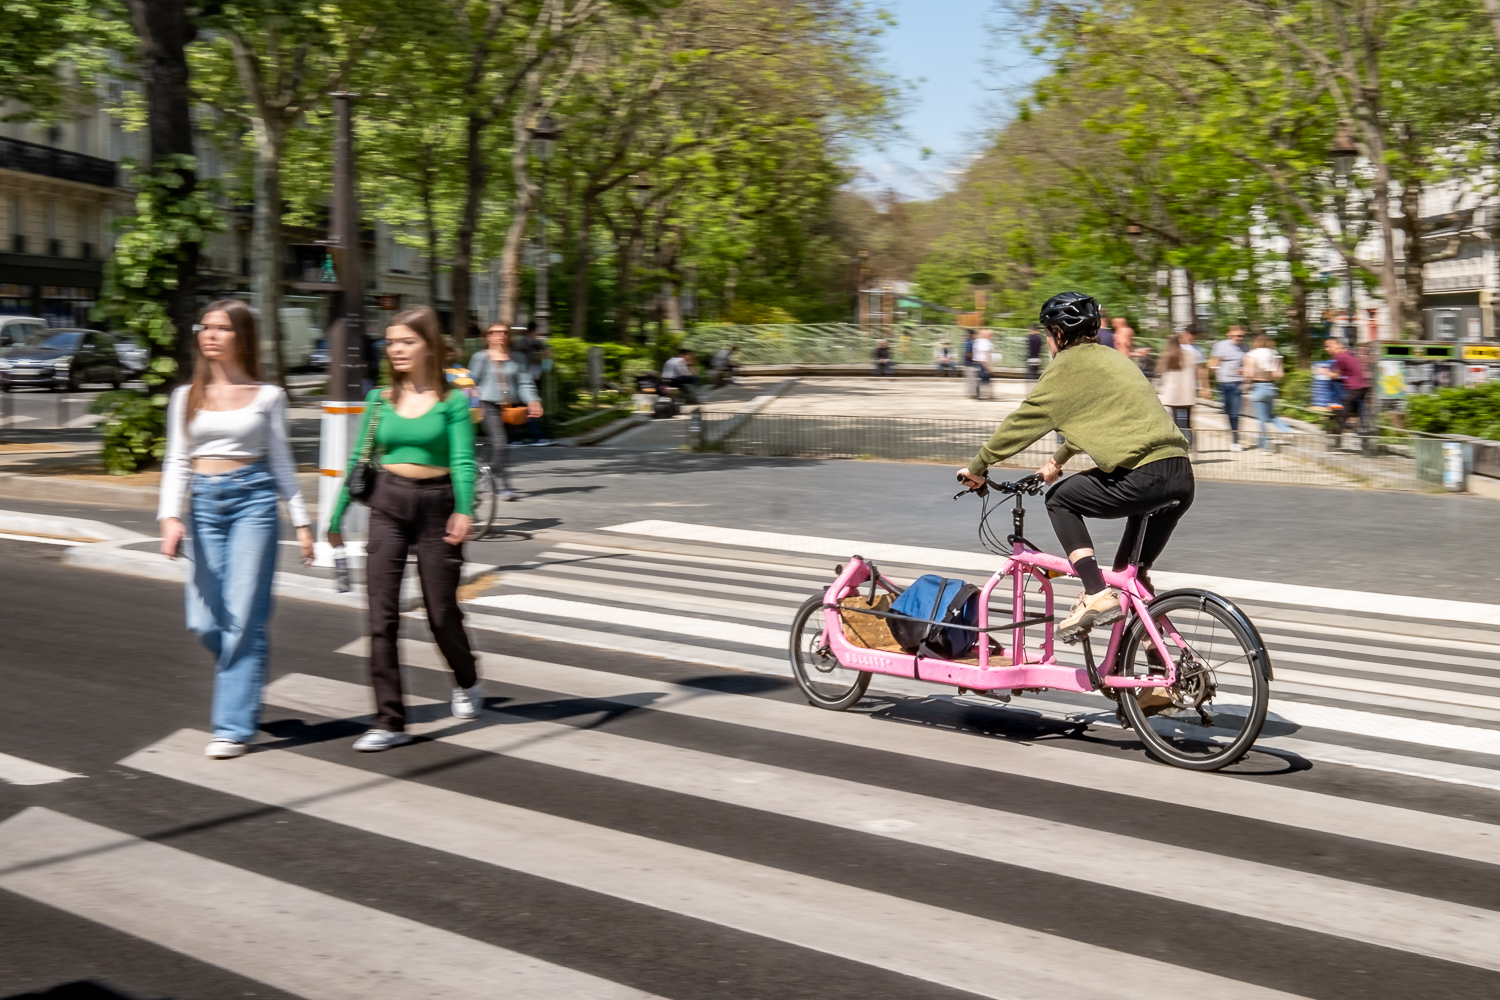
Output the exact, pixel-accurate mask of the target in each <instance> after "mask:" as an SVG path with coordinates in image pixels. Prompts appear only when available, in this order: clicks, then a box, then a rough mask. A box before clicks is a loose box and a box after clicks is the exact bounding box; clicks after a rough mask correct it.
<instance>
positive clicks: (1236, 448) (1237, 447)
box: [1229, 441, 1245, 451]
mask: <svg viewBox="0 0 1500 1000" xmlns="http://www.w3.org/2000/svg"><path fill="white" fill-rule="evenodd" d="M1229 450H1230V451H1244V450H1245V449H1243V448H1241V447H1240V443H1239V442H1238V441H1234V442H1231V443H1230V445H1229Z"/></svg>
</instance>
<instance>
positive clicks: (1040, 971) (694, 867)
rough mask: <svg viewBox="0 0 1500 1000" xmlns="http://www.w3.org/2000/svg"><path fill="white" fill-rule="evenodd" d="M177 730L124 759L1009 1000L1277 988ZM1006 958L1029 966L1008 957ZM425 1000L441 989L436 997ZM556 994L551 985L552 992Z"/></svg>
mask: <svg viewBox="0 0 1500 1000" xmlns="http://www.w3.org/2000/svg"><path fill="white" fill-rule="evenodd" d="M202 739H203V734H200V733H194V732H191V731H187V730H184V731H183V732H180V733H177V734H175V735H174V736H171V737H168V738H167V739H166V740H163V741H162V742H161V743H158V744H156V745H155V746H152V747H149V748H147V749H146V750H143V751H141V752H140V753H137V754H134V755H132V756H130V757H128V758H126V760H124V761H122V763H123V764H125V765H126V766H129V767H134V768H138V769H140V770H144V771H149V772H151V773H154V774H160V775H163V776H165V777H169V778H174V779H176V780H179V781H185V782H189V783H191V784H195V785H199V786H201V787H205V788H212V789H215V790H217V791H220V792H224V793H226V794H229V795H237V796H240V797H241V798H246V799H250V800H251V801H255V802H261V803H264V804H267V805H274V806H279V807H281V808H285V809H289V810H293V811H295V812H299V813H304V814H306V815H310V816H316V817H318V818H320V819H324V820H327V821H329V822H333V823H339V824H342V825H344V826H348V827H352V828H354V829H358V830H363V831H366V832H369V833H374V834H377V835H379V836H384V837H390V838H393V839H397V840H401V841H405V842H407V843H412V844H418V845H420V846H423V847H428V848H431V849H434V850H439V851H447V852H449V853H451V854H455V855H457V856H459V857H464V858H469V859H471V860H474V861H478V862H481V863H484V864H490V865H496V866H499V867H502V868H508V869H511V870H514V871H521V872H525V873H527V874H530V875H533V876H536V877H538V878H544V879H549V880H551V881H554V882H561V883H563V884H565V885H572V886H576V887H578V888H581V889H585V890H587V891H590V892H597V893H601V894H604V895H608V896H613V897H615V898H618V899H625V900H629V901H630V902H634V903H639V904H642V905H645V906H652V907H656V908H658V909H661V910H665V911H668V912H672V913H679V914H682V915H685V916H688V917H691V918H694V919H697V920H704V921H708V922H709V923H713V924H717V925H719V926H722V927H728V928H732V929H734V930H738V931H743V932H746V933H750V934H757V935H760V936H762V937H766V938H770V939H772V940H776V941H783V942H785V943H788V944H792V945H795V946H797V947H801V948H807V949H811V950H814V951H819V952H823V953H825V954H830V955H835V956H838V957H840V958H844V959H847V960H849V961H854V962H860V963H863V964H865V965H870V966H874V967H876V968H881V969H886V970H889V971H891V972H895V973H899V974H901V975H908V976H914V977H916V978H918V979H922V980H925V981H928V982H933V983H938V984H941V985H944V986H947V987H949V988H951V989H958V990H968V991H969V992H971V993H974V994H977V995H979V996H984V997H994V998H997V1000H998V998H1004V1000H1027V998H1031V1000H1056V998H1058V997H1084V996H1101V995H1105V994H1106V993H1107V994H1108V995H1109V996H1112V997H1121V998H1139V1000H1159V998H1160V996H1161V985H1160V984H1161V983H1162V982H1167V981H1170V982H1172V983H1173V986H1174V988H1176V989H1178V990H1180V991H1182V992H1183V993H1185V994H1190V995H1191V994H1198V995H1204V996H1224V997H1247V998H1249V997H1257V998H1258V997H1272V996H1278V997H1279V996H1284V994H1280V993H1276V992H1274V991H1268V990H1264V989H1261V988H1259V987H1255V986H1250V985H1247V984H1244V983H1237V982H1234V981H1232V980H1227V979H1223V978H1220V977H1217V976H1212V975H1207V974H1204V973H1201V972H1198V971H1196V970H1193V969H1189V968H1183V967H1177V966H1171V965H1167V964H1165V963H1161V962H1155V961H1152V960H1150V959H1144V958H1140V957H1138V956H1136V955H1132V954H1129V953H1127V952H1116V951H1109V950H1107V949H1105V948H1101V947H1098V946H1095V945H1091V944H1083V943H1079V942H1074V941H1068V940H1064V939H1062V938H1059V937H1055V936H1053V935H1049V934H1042V933H1038V932H1036V931H1031V930H1026V929H1023V928H1018V927H1012V926H1009V925H1006V924H1001V923H998V922H995V921H990V920H983V919H980V918H977V917H971V916H968V915H966V914H962V913H957V912H954V911H952V910H944V909H941V908H939V907H936V906H930V905H928V904H925V903H915V902H911V901H908V900H904V899H900V898H897V897H893V896H885V895H882V894H880V893H877V892H871V891H869V890H867V889H858V888H854V887H851V886H845V885H840V884H838V883H834V882H827V881H824V880H822V879H815V878H809V877H808V876H805V875H799V874H796V873H794V872H788V871H783V870H780V869H776V868H768V867H765V866H763V865H757V864H752V863H750V862H746V861H741V860H739V859H738V858H732V857H726V856H722V855H716V854H711V853H708V852H706V851H699V850H695V849H693V848H687V847H680V846H677V845H674V844H668V843H664V842H662V841H657V840H652V839H650V838H647V837H641V836H637V835H635V834H630V833H622V832H620V831H617V830H610V829H607V828H605V827H597V826H591V825H589V824H586V823H580V822H578V821H576V820H570V819H564V818H562V817H558V816H551V815H547V814H545V813H540V812H533V811H532V810H529V809H521V808H517V807H515V806H510V805H506V804H503V803H499V802H492V801H488V800H485V799H478V798H474V797H471V796H467V795H460V794H458V793H456V792H451V791H448V790H446V789H441V788H434V787H430V786H427V785H422V784H418V783H415V782H408V781H400V780H395V779H385V778H381V777H379V776H378V775H374V774H371V773H370V772H368V771H362V770H359V769H358V768H352V767H345V766H343V765H340V764H331V763H327V762H325V761H320V760H315V759H313V758H311V757H305V756H302V755H300V754H295V753H290V752H287V751H279V750H273V751H264V752H260V753H253V754H250V755H248V756H246V757H243V758H241V759H240V760H238V761H236V762H235V766H234V767H222V766H220V767H212V766H205V764H208V765H211V764H213V762H212V761H206V760H205V758H204V757H203V756H202V755H201V754H200V753H195V752H194V748H195V747H197V746H198V745H199V744H200V743H201V741H202ZM1017 956H1024V959H1025V961H1024V962H1020V963H1018V962H1017V961H1016V957H1017ZM435 995H436V994H435ZM562 995H564V994H559V996H562Z"/></svg>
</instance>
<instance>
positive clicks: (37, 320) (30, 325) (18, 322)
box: [0, 316, 47, 350]
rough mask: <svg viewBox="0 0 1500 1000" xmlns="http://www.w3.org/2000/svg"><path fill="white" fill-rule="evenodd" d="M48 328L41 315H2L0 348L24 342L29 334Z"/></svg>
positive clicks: (0, 321) (0, 318) (0, 320)
mask: <svg viewBox="0 0 1500 1000" xmlns="http://www.w3.org/2000/svg"><path fill="white" fill-rule="evenodd" d="M45 329H47V321H46V320H44V319H42V318H41V317H40V316H0V350H3V349H5V348H7V347H15V346H16V345H18V344H24V343H25V342H26V337H27V335H28V334H31V333H35V332H36V331H38V330H45Z"/></svg>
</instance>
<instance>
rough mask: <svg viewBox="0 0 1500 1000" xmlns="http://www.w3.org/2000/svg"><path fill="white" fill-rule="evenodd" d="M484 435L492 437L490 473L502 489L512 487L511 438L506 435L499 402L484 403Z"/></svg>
mask: <svg viewBox="0 0 1500 1000" xmlns="http://www.w3.org/2000/svg"><path fill="white" fill-rule="evenodd" d="M484 436H485V437H487V438H489V439H490V449H489V451H490V457H489V463H490V473H491V474H492V475H493V476H494V477H495V480H496V482H498V483H499V484H500V488H501V489H502V490H508V489H510V439H509V438H508V437H506V435H505V421H504V420H502V419H501V418H500V404H499V403H485V404H484Z"/></svg>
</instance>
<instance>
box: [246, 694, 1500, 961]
mask: <svg viewBox="0 0 1500 1000" xmlns="http://www.w3.org/2000/svg"><path fill="white" fill-rule="evenodd" d="M283 697H285V698H287V699H288V700H293V701H295V702H297V703H298V705H299V706H302V705H316V706H318V710H317V711H316V714H318V715H321V716H323V717H325V718H343V717H347V716H352V715H360V714H363V713H364V712H366V711H367V709H368V703H369V695H368V692H367V691H366V690H365V688H363V687H361V686H359V685H355V684H350V683H347V682H345V681H335V680H327V679H324V678H319V677H310V676H308V675H306V674H290V675H287V676H284V677H281V678H279V679H278V680H277V681H276V682H275V683H273V684H272V685H270V687H268V688H267V690H266V699H267V701H270V702H272V703H273V704H281V703H282V701H281V699H282V698H283ZM493 718H496V716H490V715H487V716H486V719H487V720H490V719H493ZM498 719H499V720H500V722H501V723H502V724H500V725H489V726H485V727H483V728H480V729H473V728H466V729H464V730H463V731H460V732H453V733H447V734H444V733H442V730H444V729H451V728H453V726H454V724H455V720H452V719H444V720H442V721H440V722H436V723H432V724H430V726H429V727H427V732H428V734H429V735H432V736H434V738H436V739H439V740H441V741H442V742H445V743H452V744H454V745H457V746H462V747H465V748H468V749H471V750H482V751H485V752H487V753H494V754H502V755H504V756H508V757H515V758H518V759H520V760H528V761H532V762H534V763H538V764H546V765H549V766H551V767H559V768H564V769H566V770H569V771H576V772H580V773H583V774H591V775H595V776H598V777H601V778H609V779H611V780H614V781H623V782H628V783H631V784H636V785H642V786H645V787H647V788H655V789H660V790H662V791H668V792H675V793H677V794H680V795H691V796H694V797H697V798H702V799H708V800H710V801H713V802H721V803H725V804H728V805H732V806H740V807H743V808H746V809H755V810H758V811H761V812H767V813H772V814H774V815H778V816H786V817H790V818H793V819H799V820H805V821H807V822H810V823H819V824H823V825H826V826H833V827H838V828H840V829H844V830H853V831H856V832H859V833H867V834H872V835H875V836H879V837H887V838H890V839H892V840H899V841H902V842H903V843H908V844H917V845H920V846H923V847H930V848H934V849H937V850H941V851H952V852H954V853H956V854H963V855H966V856H968V857H973V858H980V859H982V860H986V861H993V862H997V863H1001V864H1008V865H1017V866H1020V867H1022V868H1030V869H1032V870H1033V871H1039V872H1045V873H1047V874H1049V875H1060V876H1063V877H1066V878H1076V879H1082V880H1084V881H1088V882H1093V883H1096V884H1099V885H1110V886H1115V887H1118V888H1121V889H1126V890H1129V891H1132V892H1139V893H1143V894H1146V895H1150V896H1157V897H1160V898H1163V899H1170V900H1173V901H1175V902H1179V903H1188V904H1191V905H1194V906H1203V907H1206V908H1209V909H1215V910H1221V911H1223V912H1226V913H1233V914H1237V915H1241V916H1246V917H1252V918H1255V919H1257V920H1266V921H1269V922H1271V923H1278V924H1283V925H1285V926H1288V927H1297V928H1301V929H1303V930H1309V931H1315V932H1317V933H1320V934H1331V935H1333V936H1335V937H1344V938H1349V939H1351V940H1355V941H1362V942H1365V943H1367V944H1374V945H1379V946H1381V947H1384V948H1394V949H1397V950H1400V951H1410V952H1415V953H1416V954H1421V955H1427V956H1429V957H1432V958H1437V959H1440V960H1442V961H1449V962H1459V963H1462V964H1465V965H1475V966H1479V967H1481V968H1488V969H1494V970H1496V971H1500V951H1497V950H1496V949H1495V948H1494V944H1495V943H1496V942H1500V911H1496V910H1485V909H1481V908H1479V907H1474V906H1466V905H1462V904H1458V903H1451V902H1446V901H1443V900H1435V899H1428V898H1424V897H1421V896H1414V895H1411V894H1408V893H1402V892H1395V891H1391V890H1387V889H1380V888H1377V887H1374V886H1367V885H1361V884H1359V883H1354V882H1346V881H1343V880H1340V879H1335V878H1329V877H1327V876H1322V875H1315V874H1308V873H1305V872H1298V871H1292V870H1289V869H1285V868H1278V867H1276V866H1274V865H1267V864H1262V863H1259V862H1253V861H1244V860H1241V859H1238V858H1232V857H1225V856H1222V855H1217V854H1213V853H1210V852H1208V851H1201V850H1193V849H1190V848H1186V847H1178V846H1176V845H1173V844H1161V843H1155V842H1153V841H1149V840H1142V839H1139V838H1135V837H1127V836H1122V835H1120V834H1115V833H1108V832H1104V831H1100V830H1093V829H1088V828H1086V827H1079V826H1074V825H1071V824H1067V823H1058V822H1053V821H1050V820H1045V819H1037V818H1035V817H1032V816H1026V815H1023V814H1020V813H1011V812H1003V811H1001V810H997V809H986V808H982V807H979V806H973V805H968V804H966V803H962V802H953V801H950V800H947V799H939V798H931V797H929V796H925V795H918V794H914V793H911V792H904V791H898V790H894V789H889V788H881V787H878V786H874V785H869V784H864V783H861V782H856V781H849V780H845V779H842V778H831V777H825V776H823V775H818V774H809V773H806V772H804V771H794V770H790V769H787V768H781V767H775V766H771V765H766V764H760V763H752V762H748V761H742V760H737V759H734V758H731V757H721V756H718V755H716V754H710V753H703V752H701V751H697V750H689V749H684V748H680V747H673V746H664V745H662V744H657V743H651V742H648V741H644V740H636V739H630V738H627V737H622V736H616V735H613V734H611V733H607V732H599V731H597V730H591V729H579V728H576V727H573V726H566V725H560V724H553V723H543V722H533V721H531V720H529V719H526V718H524V717H522V716H518V715H510V714H505V713H500V714H499V715H498ZM1121 858H1129V859H1130V863H1129V864H1127V865H1122V864H1120V860H1119V859H1121ZM1162 872H1171V873H1172V877H1171V878H1166V879H1164V878H1162ZM1204 885H1214V886H1216V887H1217V888H1216V890H1215V891H1214V892H1212V893H1204V892H1203V890H1202V887H1203V886H1204Z"/></svg>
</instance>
